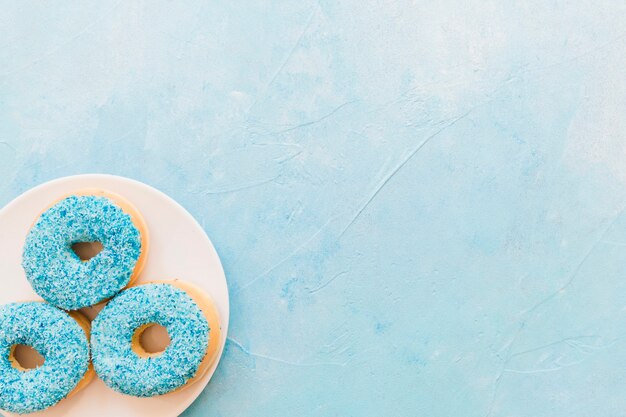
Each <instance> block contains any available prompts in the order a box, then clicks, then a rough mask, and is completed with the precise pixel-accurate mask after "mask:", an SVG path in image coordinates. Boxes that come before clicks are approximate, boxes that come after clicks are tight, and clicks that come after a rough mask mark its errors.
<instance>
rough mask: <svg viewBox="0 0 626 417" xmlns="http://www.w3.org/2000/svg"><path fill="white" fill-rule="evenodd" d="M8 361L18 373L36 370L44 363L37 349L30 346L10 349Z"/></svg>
mask: <svg viewBox="0 0 626 417" xmlns="http://www.w3.org/2000/svg"><path fill="white" fill-rule="evenodd" d="M9 359H10V360H11V364H12V365H13V367H14V368H15V369H18V370H20V371H30V370H32V369H37V368H39V367H40V366H42V365H43V364H44V362H45V361H46V359H45V358H44V357H43V356H42V355H41V353H39V352H37V349H35V348H34V347H32V346H28V345H21V344H20V345H14V346H13V347H11V353H10V355H9Z"/></svg>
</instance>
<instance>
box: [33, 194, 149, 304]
mask: <svg viewBox="0 0 626 417" xmlns="http://www.w3.org/2000/svg"><path fill="white" fill-rule="evenodd" d="M81 242H99V243H100V244H101V245H102V248H103V249H102V251H101V252H100V253H98V254H97V255H96V256H94V257H93V258H91V259H89V260H87V261H84V260H81V258H80V257H79V256H78V255H77V254H76V253H75V252H74V250H73V248H72V246H73V245H74V244H76V243H81ZM147 253H148V231H147V227H146V224H145V222H144V220H143V217H142V216H141V214H140V213H139V212H138V211H137V209H135V208H134V207H133V206H132V204H130V203H129V202H128V201H126V200H125V199H124V198H122V197H121V196H119V195H116V194H114V193H111V192H108V191H102V190H82V191H79V192H76V193H72V194H71V195H69V196H67V197H64V198H63V199H61V200H60V201H58V202H56V203H55V204H53V205H52V206H51V207H49V208H48V209H47V210H45V211H44V212H43V213H42V214H41V215H40V216H39V218H38V219H37V220H36V221H35V223H34V224H33V226H32V228H31V229H30V231H29V233H28V236H27V237H26V242H25V245H24V251H23V255H22V266H23V267H24V271H25V273H26V278H27V279H28V281H29V282H30V284H31V285H32V287H33V289H34V290H35V292H36V293H37V294H39V296H41V297H42V298H43V299H44V300H46V301H48V302H49V303H50V304H52V305H55V306H57V307H59V308H62V309H65V310H77V309H79V308H83V307H88V306H92V305H94V304H97V303H100V302H102V301H105V300H107V299H109V298H111V297H113V296H115V295H116V294H117V293H118V292H119V291H120V290H122V289H123V288H124V287H126V286H128V285H131V284H132V283H133V282H134V281H135V280H136V279H137V277H138V276H139V274H140V273H141V271H142V269H143V266H144V264H145V261H146V256H147Z"/></svg>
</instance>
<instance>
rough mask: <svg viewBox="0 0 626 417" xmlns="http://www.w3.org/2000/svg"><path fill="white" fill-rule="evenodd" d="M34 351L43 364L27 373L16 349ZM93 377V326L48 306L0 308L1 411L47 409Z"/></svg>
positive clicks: (25, 304) (81, 317)
mask: <svg viewBox="0 0 626 417" xmlns="http://www.w3.org/2000/svg"><path fill="white" fill-rule="evenodd" d="M18 345H26V346H30V347H32V348H34V349H35V350H36V351H37V352H39V353H40V354H41V355H42V356H43V358H44V363H43V365H41V366H40V367H37V368H35V369H25V368H23V367H22V365H20V363H19V362H18V361H17V359H16V358H15V355H14V353H15V348H16V346H18ZM93 376H94V372H93V368H92V367H91V365H90V362H89V322H88V321H87V319H85V318H84V317H83V316H81V315H80V313H72V314H71V315H70V314H68V313H66V312H64V311H62V310H59V309H57V308H55V307H53V306H51V305H49V304H46V303H43V302H25V303H11V304H7V305H4V306H1V307H0V409H2V410H5V411H8V412H12V413H18V414H25V413H32V412H35V411H41V410H45V409H46V408H49V407H51V406H53V405H55V404H56V403H58V402H59V401H61V400H62V399H64V398H67V397H70V396H72V395H74V394H75V393H77V392H78V391H80V390H81V389H82V388H84V387H85V386H87V384H89V382H90V381H91V379H92V378H93Z"/></svg>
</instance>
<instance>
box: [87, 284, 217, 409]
mask: <svg viewBox="0 0 626 417" xmlns="http://www.w3.org/2000/svg"><path fill="white" fill-rule="evenodd" d="M154 324H158V325H161V326H163V327H165V329H166V330H167V332H168V335H169V338H170V341H171V342H170V345H169V346H168V347H167V348H166V349H165V350H164V351H163V352H157V353H149V352H147V351H146V350H145V349H144V348H143V347H142V345H141V344H140V336H141V333H142V332H143V331H144V330H145V329H146V327H148V326H150V325H154ZM220 332H221V331H220V325H219V318H218V313H217V310H216V308H215V305H214V304H213V301H212V300H211V298H210V297H209V296H208V295H207V294H205V293H204V292H203V291H202V290H200V289H198V288H197V287H196V286H194V285H192V284H189V283H186V282H182V281H160V282H151V283H147V284H143V285H139V286H136V287H131V288H129V289H127V290H124V291H123V292H122V293H120V294H119V295H118V296H117V297H115V298H114V299H113V300H111V301H110V302H109V303H108V304H107V305H106V306H105V307H104V309H103V310H102V311H101V312H100V314H98V316H97V317H96V318H95V320H94V321H93V322H92V334H91V344H92V355H93V363H94V367H95V370H96V373H97V374H98V376H99V377H100V379H102V381H104V383H105V384H106V385H107V386H109V387H110V388H112V389H114V390H116V391H118V392H120V393H122V394H126V395H132V396H135V397H153V396H156V395H163V394H167V393H170V392H173V391H177V390H180V389H183V388H185V387H188V386H190V385H191V384H192V383H193V382H195V381H197V380H198V379H200V378H201V377H202V376H203V375H204V374H205V373H206V371H207V370H208V369H209V368H210V366H211V365H212V364H213V362H214V361H215V359H216V358H217V355H218V350H219V346H220Z"/></svg>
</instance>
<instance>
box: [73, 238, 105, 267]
mask: <svg viewBox="0 0 626 417" xmlns="http://www.w3.org/2000/svg"><path fill="white" fill-rule="evenodd" d="M103 249H104V246H102V243H100V242H97V241H95V242H76V243H73V244H72V250H73V251H74V253H75V254H76V256H78V257H79V258H80V260H81V261H83V262H87V261H89V260H91V259H92V258H94V257H95V256H96V255H98V254H99V253H100V252H102V250H103Z"/></svg>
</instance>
